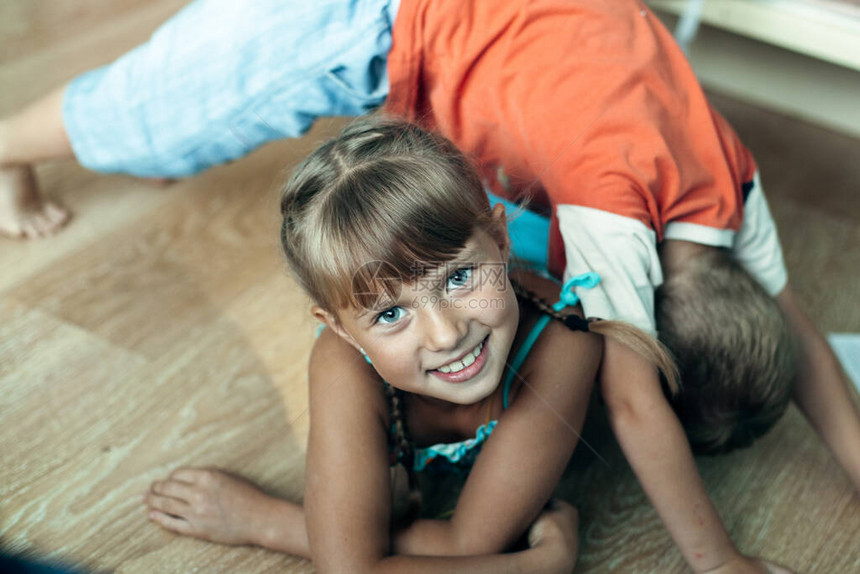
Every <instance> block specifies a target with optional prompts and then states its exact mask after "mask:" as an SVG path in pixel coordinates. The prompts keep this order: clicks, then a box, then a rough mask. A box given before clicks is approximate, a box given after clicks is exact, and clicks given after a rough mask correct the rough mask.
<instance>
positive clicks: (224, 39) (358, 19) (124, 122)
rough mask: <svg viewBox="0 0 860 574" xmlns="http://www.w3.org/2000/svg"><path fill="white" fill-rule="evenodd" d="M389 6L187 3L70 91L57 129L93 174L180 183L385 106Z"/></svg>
mask: <svg viewBox="0 0 860 574" xmlns="http://www.w3.org/2000/svg"><path fill="white" fill-rule="evenodd" d="M398 4H399V2H398V0H312V1H311V2H307V1H306V0H251V1H247V2H235V1H233V0H196V1H195V2H192V3H191V4H190V5H188V6H187V7H186V8H184V9H183V10H181V11H180V12H179V13H178V14H177V15H175V16H174V17H173V18H171V19H170V20H168V21H167V22H166V23H165V24H164V25H163V26H161V27H160V28H159V29H158V30H157V31H156V32H155V33H154V34H153V35H152V37H151V38H150V40H149V41H148V42H146V43H145V44H143V45H141V46H139V47H137V48H135V49H134V50H132V51H131V52H129V53H127V54H125V55H124V56H122V57H120V58H119V59H118V60H116V61H115V62H113V63H112V64H109V65H107V66H105V67H102V68H98V69H96V70H93V71H91V72H88V73H85V74H83V75H81V76H79V77H77V78H76V79H74V80H73V81H72V82H71V83H70V85H69V86H68V89H67V90H66V94H65V99H64V102H63V122H64V125H65V127H66V131H67V133H68V135H69V140H70V141H71V144H72V149H73V150H74V152H75V156H76V157H77V159H78V161H79V162H80V163H81V164H82V165H83V166H85V167H87V168H89V169H92V170H95V171H101V172H119V173H128V174H132V175H138V176H143V177H181V176H187V175H192V174H194V173H197V172H199V171H202V170H204V169H206V168H208V167H212V166H214V165H219V164H223V163H226V162H228V161H231V160H234V159H237V158H240V157H242V156H244V155H246V154H247V153H249V152H251V151H252V150H254V149H256V148H257V147H259V146H261V145H262V144H264V143H266V142H268V141H270V140H273V139H278V138H285V137H298V136H300V135H301V134H303V133H304V132H305V131H307V130H308V129H309V128H310V126H311V125H312V124H313V122H314V120H315V119H316V118H318V117H321V116H353V115H359V114H363V113H366V112H367V111H369V110H371V109H373V108H375V107H377V106H379V105H380V104H382V102H384V100H385V97H386V96H387V95H388V73H387V68H386V66H387V58H388V52H389V50H390V49H391V28H392V26H393V23H394V17H395V15H396V13H397V7H398Z"/></svg>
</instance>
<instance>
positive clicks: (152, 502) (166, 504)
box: [146, 492, 189, 516]
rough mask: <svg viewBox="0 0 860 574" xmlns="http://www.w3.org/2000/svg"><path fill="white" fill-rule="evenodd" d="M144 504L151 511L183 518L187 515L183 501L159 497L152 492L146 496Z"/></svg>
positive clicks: (187, 507)
mask: <svg viewBox="0 0 860 574" xmlns="http://www.w3.org/2000/svg"><path fill="white" fill-rule="evenodd" d="M146 503H147V504H148V505H149V507H150V508H151V509H152V510H159V511H161V512H165V513H167V514H172V515H173V516H184V515H187V514H188V510H189V506H188V503H187V502H185V501H184V500H179V499H176V498H170V497H169V496H161V495H158V494H155V493H154V492H149V493H148V494H147V495H146Z"/></svg>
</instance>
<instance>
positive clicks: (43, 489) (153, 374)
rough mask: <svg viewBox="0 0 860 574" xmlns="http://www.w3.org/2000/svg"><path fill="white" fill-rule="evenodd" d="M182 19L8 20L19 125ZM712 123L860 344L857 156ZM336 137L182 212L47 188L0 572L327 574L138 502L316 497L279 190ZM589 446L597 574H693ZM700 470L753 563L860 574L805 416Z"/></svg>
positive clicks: (132, 184) (187, 200)
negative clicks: (49, 209)
mask: <svg viewBox="0 0 860 574" xmlns="http://www.w3.org/2000/svg"><path fill="white" fill-rule="evenodd" d="M181 4H182V2H179V1H177V0H122V1H117V0H86V1H79V2H74V3H58V2H51V3H48V2H46V1H36V2H33V1H30V0H5V1H4V2H3V3H2V4H0V86H2V87H3V88H2V89H0V114H4V115H5V114H7V113H10V112H11V111H13V110H15V109H16V108H17V107H19V106H20V105H22V104H23V103H25V102H26V101H28V100H30V99H31V98H33V97H35V96H37V95H39V94H40V93H42V92H43V91H45V90H47V89H49V88H51V87H53V86H54V85H56V84H57V83H59V82H62V81H64V80H67V79H68V78H70V77H71V76H72V75H73V74H75V73H78V72H80V71H82V70H84V69H87V68H89V67H92V66H94V65H97V64H100V63H102V62H105V61H107V60H108V59H110V58H112V57H114V56H116V55H118V54H120V53H122V52H123V51H124V50H126V49H128V48H130V47H131V46H133V45H134V44H136V43H137V42H139V41H141V40H143V39H144V38H145V37H146V36H147V35H148V33H149V32H150V31H151V30H152V29H153V27H154V26H155V25H157V23H158V22H160V21H162V20H163V19H164V18H166V17H167V16H168V15H169V14H170V13H172V12H173V11H175V10H176V9H177V8H178V7H179V6H180V5H181ZM714 101H715V102H716V104H717V106H718V107H719V108H720V109H721V110H722V111H723V112H724V113H725V114H726V115H727V116H728V118H729V119H730V121H732V122H733V123H735V125H736V126H737V128H738V130H739V131H740V133H741V135H742V137H743V138H744V139H745V140H746V141H747V143H748V144H749V145H750V146H751V147H752V149H753V151H754V153H756V155H757V157H758V160H759V162H760V165H761V170H762V174H763V179H764V181H765V187H766V190H767V192H768V194H769V197H770V201H771V208H772V211H773V214H774V217H775V218H776V220H777V223H778V224H779V226H780V229H781V231H782V240H783V243H784V245H785V250H786V257H787V263H788V267H789V271H790V274H791V277H792V281H793V283H794V285H795V288H796V290H797V291H798V292H799V294H800V298H801V299H802V301H803V303H804V304H805V305H806V306H807V308H808V309H809V310H810V313H811V315H812V316H813V317H814V319H815V320H816V321H817V323H818V324H819V326H820V327H821V328H822V330H824V331H842V332H844V331H848V332H860V305H858V301H860V162H858V160H860V142H858V141H856V140H850V139H846V138H843V137H840V136H836V135H833V134H830V133H828V132H825V131H822V130H819V129H816V128H813V127H810V126H807V125H804V124H801V123H798V122H795V121H792V120H789V119H786V118H782V117H779V116H775V115H771V114H769V113H767V112H764V111H762V110H759V109H755V108H751V107H748V106H745V105H742V104H739V103H736V102H733V101H731V100H728V99H724V98H719V97H715V98H714ZM338 125H340V122H339V121H336V120H331V121H325V122H321V123H320V124H319V125H318V126H317V127H316V128H315V129H314V131H313V132H312V133H311V134H310V135H309V136H307V137H306V138H304V139H302V140H300V141H292V142H281V143H278V144H275V145H271V146H269V147H266V148H264V149H263V150H261V151H259V152H257V153H255V154H253V155H252V156H251V157H249V158H246V159H245V160H242V161H240V162H238V163H236V164H233V165H231V166H227V167H222V168H218V169H214V170H212V171H210V172H207V173H205V174H203V175H201V176H199V177H197V178H194V179H191V180H187V181H183V182H180V183H177V184H175V185H173V186H171V187H169V188H166V189H159V188H156V187H153V186H152V185H150V184H148V183H146V182H142V181H140V180H135V179H131V178H125V177H113V176H111V177H108V176H99V175H95V174H92V173H88V172H86V171H84V170H83V169H81V168H80V167H78V166H76V165H75V164H74V163H72V162H63V163H57V164H53V165H46V166H44V167H43V168H42V169H40V170H39V178H40V181H41V184H42V186H43V188H44V189H45V190H46V191H47V192H48V193H49V194H50V195H52V196H55V197H57V198H59V199H60V200H61V201H62V202H64V203H66V204H68V205H70V206H71V207H73V209H74V210H75V213H76V219H75V220H74V221H73V222H72V224H71V225H70V226H69V228H68V229H66V230H65V231H64V232H63V233H61V234H60V235H58V236H57V237H55V238H52V239H48V240H44V241H40V242H36V243H16V242H11V241H2V240H0V548H2V550H4V551H7V552H13V553H27V554H33V555H38V556H42V557H47V558H50V559H55V560H63V561H66V562H68V563H71V564H75V565H78V566H83V567H85V568H89V569H92V570H96V571H100V572H101V571H109V572H112V571H118V572H128V573H153V572H207V573H209V572H231V573H232V572H249V573H256V572H274V571H286V572H311V571H312V568H311V566H310V565H309V564H308V563H306V562H303V561H301V560H298V559H294V558H291V557H287V556H281V555H277V554H274V553H270V552H267V551H264V550H260V549H253V548H228V547H223V546H218V545H214V544H209V543H205V542H200V541H196V540H192V539H187V538H181V537H178V536H174V535H172V534H169V533H166V532H164V531H161V530H159V529H157V528H156V527H154V526H153V525H151V524H150V523H148V522H147V521H146V519H145V512H144V508H143V505H142V502H141V495H142V493H143V492H144V491H145V490H146V488H147V487H148V485H149V483H150V482H151V481H152V480H153V479H156V478H158V477H161V476H164V475H165V474H166V473H167V472H168V471H170V470H171V469H172V468H174V467H176V466H177V465H185V464H194V465H214V466H219V467H224V468H227V469H230V470H233V471H235V472H237V473H240V474H242V475H244V476H246V477H248V478H250V479H251V480H253V481H256V482H258V483H260V484H262V485H264V487H265V488H266V489H268V490H270V491H271V492H273V493H276V494H278V495H281V496H283V497H288V498H291V499H300V498H301V494H302V490H303V484H302V480H303V478H302V476H303V460H304V448H305V440H306V433H307V427H308V419H307V413H306V408H307V398H306V389H305V365H306V361H307V356H308V352H309V349H310V346H311V343H312V338H313V332H314V328H315V326H314V323H313V321H312V320H311V318H310V317H309V315H308V313H307V308H308V305H307V301H306V299H305V298H304V297H303V296H302V294H301V293H300V291H299V290H298V288H297V287H296V286H295V284H294V283H293V282H292V281H291V280H290V279H289V278H288V276H287V273H286V270H285V265H284V263H283V261H282V258H281V255H280V253H279V245H278V209H277V191H276V185H277V182H278V181H279V180H280V179H281V178H282V176H283V175H282V174H283V171H284V169H285V168H286V167H289V166H291V165H294V164H295V162H296V161H297V160H298V159H300V158H301V157H302V156H303V155H304V154H306V153H307V152H308V151H309V150H310V149H312V147H313V145H314V142H316V141H318V140H319V139H320V138H321V137H323V136H324V135H325V134H326V133H332V132H334V131H335V130H336V129H337V127H338ZM589 438H590V441H591V443H592V444H593V445H594V447H595V449H596V450H597V451H598V452H599V453H600V455H601V457H602V458H603V459H604V461H605V462H603V461H601V460H597V459H596V457H594V456H593V455H590V454H589V453H588V452H587V451H586V450H585V449H582V448H580V449H579V451H578V454H577V459H578V462H577V464H575V465H574V466H573V468H572V470H571V472H570V473H569V475H570V476H569V477H568V478H567V479H566V480H565V481H564V483H563V484H562V486H561V487H560V493H562V494H563V495H565V496H566V497H568V498H569V499H570V500H573V501H576V502H577V503H578V504H579V505H580V508H581V512H582V524H581V530H580V537H581V558H580V561H579V564H578V565H577V569H576V572H578V573H605V572H637V573H638V572H642V573H649V572H654V573H674V572H684V571H685V566H684V563H683V561H682V559H681V556H680V555H679V553H678V551H677V550H676V549H675V548H674V546H673V544H672V542H671V540H670V539H669V537H668V535H667V533H666V531H665V529H664V528H663V527H662V525H661V523H660V520H659V518H658V517H657V515H656V514H655V513H654V511H653V510H652V509H651V508H650V507H649V505H648V503H647V501H646V499H645V496H644V494H643V493H642V490H641V489H640V488H639V486H638V485H637V483H636V481H635V479H634V477H633V475H632V473H631V471H630V469H629V467H628V466H627V465H626V463H625V462H624V461H623V458H622V457H621V455H620V452H619V450H618V447H617V446H616V445H615V444H614V443H613V442H612V440H611V439H609V438H607V437H606V436H605V435H604V434H603V433H601V432H600V428H599V427H594V428H593V430H592V432H591V434H590V435H589ZM699 466H700V469H701V472H702V475H703V476H704V479H705V482H706V484H707V487H708V489H709V491H710V492H711V494H712V496H713V499H714V500H715V502H716V504H717V506H718V508H719V509H720V512H721V514H722V516H723V518H724V520H725V523H726V525H727V527H728V528H729V530H730V531H731V535H732V537H733V539H734V540H735V541H736V542H737V544H738V545H739V547H740V548H741V549H742V550H743V551H744V552H748V553H754V554H760V555H763V556H766V557H769V558H773V559H776V560H779V561H781V562H784V563H786V564H788V565H791V566H792V567H793V568H794V569H796V571H797V572H803V573H813V572H819V573H828V574H829V573H849V572H858V571H860V497H858V496H857V495H855V494H854V493H853V491H852V489H851V486H850V484H849V483H848V481H847V479H846V477H845V476H844V475H843V474H842V473H841V471H840V469H839V468H838V466H837V465H836V464H835V463H834V461H833V460H832V459H831V458H830V456H829V454H828V453H827V451H826V450H825V449H824V447H823V446H822V445H821V443H820V442H819V441H818V439H817V438H816V437H815V435H814V434H813V433H812V431H811V430H810V429H809V427H808V426H807V425H806V423H805V422H804V421H803V419H802V417H801V416H800V415H799V413H798V412H797V411H796V410H795V409H794V408H792V409H791V410H790V411H789V413H788V415H787V416H786V417H785V419H784V420H783V421H782V422H781V423H780V424H779V425H778V426H777V428H776V429H775V430H774V431H773V432H772V433H770V434H769V435H768V436H767V437H765V438H764V439H763V440H761V441H760V442H759V443H758V444H756V445H755V446H754V447H752V448H750V449H748V450H746V451H742V452H738V453H734V454H731V455H728V456H723V457H717V458H703V459H701V460H699ZM439 489H440V487H437V490H439ZM441 490H443V491H444V492H445V493H446V494H447V495H449V496H450V489H449V485H442V487H441Z"/></svg>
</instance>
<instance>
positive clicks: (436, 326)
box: [424, 309, 468, 351]
mask: <svg viewBox="0 0 860 574" xmlns="http://www.w3.org/2000/svg"><path fill="white" fill-rule="evenodd" d="M467 329H468V325H467V324H466V320H465V319H464V318H462V317H460V316H459V314H458V313H457V311H456V310H454V309H429V310H428V311H427V313H425V320H424V346H425V347H426V348H427V350H428V351H445V350H448V349H456V348H457V346H458V345H459V344H460V340H461V339H462V338H463V337H464V336H465V335H466V331H467Z"/></svg>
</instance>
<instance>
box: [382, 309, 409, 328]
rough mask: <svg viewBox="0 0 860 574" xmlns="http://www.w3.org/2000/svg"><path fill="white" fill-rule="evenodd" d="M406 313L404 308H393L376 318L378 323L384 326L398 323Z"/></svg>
mask: <svg viewBox="0 0 860 574" xmlns="http://www.w3.org/2000/svg"><path fill="white" fill-rule="evenodd" d="M405 312H406V311H404V309H403V307H391V308H390V309H386V310H385V311H383V312H382V313H380V314H379V315H377V316H376V323H382V324H383V325H390V324H392V323H396V322H397V321H398V320H400V319H401V318H402V317H403V314H404V313H405Z"/></svg>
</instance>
